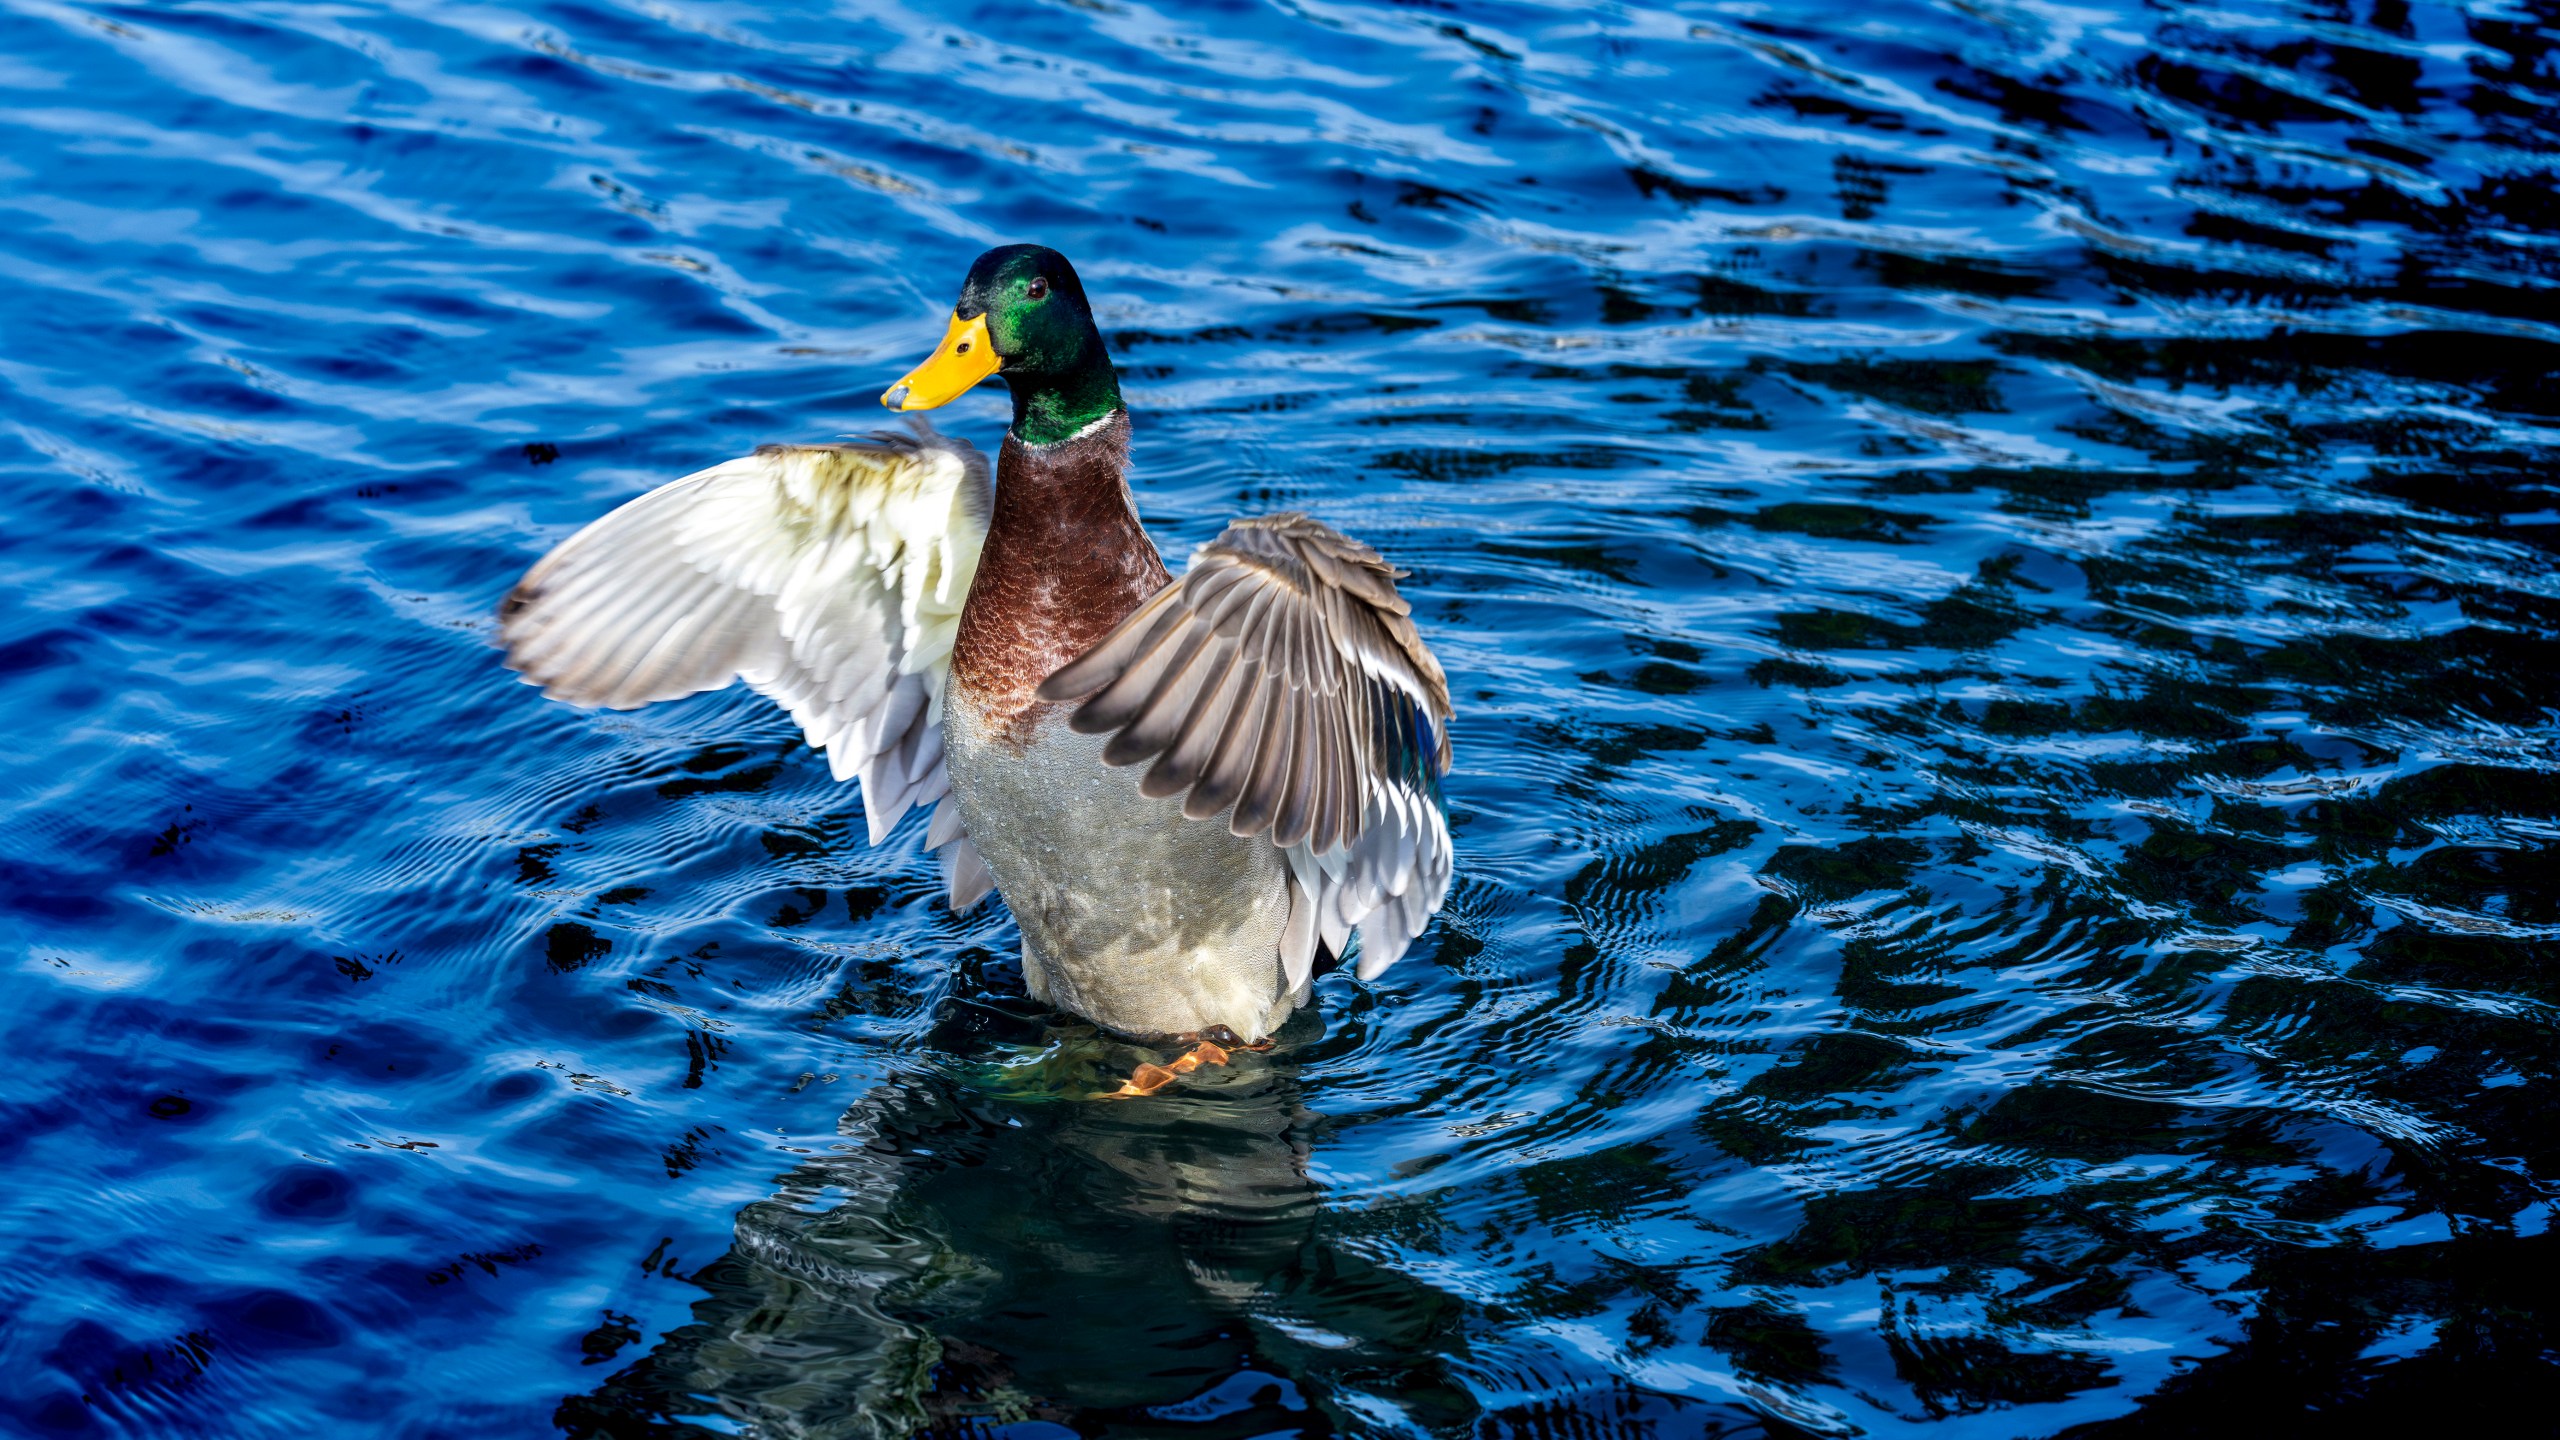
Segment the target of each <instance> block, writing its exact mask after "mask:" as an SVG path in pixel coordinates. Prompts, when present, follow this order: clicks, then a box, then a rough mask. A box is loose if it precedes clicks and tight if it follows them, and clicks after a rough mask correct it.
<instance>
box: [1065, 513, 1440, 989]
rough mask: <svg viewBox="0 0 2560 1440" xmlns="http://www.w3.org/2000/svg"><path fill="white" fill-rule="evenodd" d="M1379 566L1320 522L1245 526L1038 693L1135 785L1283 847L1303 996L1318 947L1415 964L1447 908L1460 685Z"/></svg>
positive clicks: (1294, 519) (1364, 966)
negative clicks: (1453, 683)
mask: <svg viewBox="0 0 2560 1440" xmlns="http://www.w3.org/2000/svg"><path fill="white" fill-rule="evenodd" d="M1399 573H1401V572H1399V571H1397V570H1396V569H1395V568H1394V567H1392V566H1390V565H1388V564H1387V562H1386V561H1385V560H1383V559H1381V558H1380V557H1379V555H1378V552H1377V551H1375V550H1372V549H1370V548H1369V547H1368V546H1366V545H1363V544H1361V543H1360V542H1359V541H1357V540H1353V539H1351V538H1349V537H1348V536H1345V535H1343V534H1341V533H1340V532H1338V531H1336V530H1334V529H1333V528H1332V527H1330V526H1327V525H1325V524H1323V523H1322V522H1320V521H1316V520H1311V519H1309V518H1307V517H1306V516H1304V515H1297V514H1281V515H1269V516H1265V517H1263V518H1261V519H1258V520H1239V521H1236V522H1235V523H1234V524H1232V525H1229V526H1228V527H1227V529H1226V533H1224V534H1222V535H1220V536H1219V537H1218V538H1217V539H1215V540H1212V541H1210V542H1209V543H1208V544H1206V545H1203V546H1201V547H1200V549H1199V550H1198V552H1196V553H1195V554H1193V556H1192V557H1191V568H1190V569H1189V570H1188V571H1187V572H1186V573H1185V574H1184V575H1183V577H1182V578H1181V579H1180V580H1178V581H1175V582H1174V583H1173V584H1171V585H1168V586H1166V587H1165V588H1164V589H1163V590H1161V591H1159V592H1157V593H1156V594H1155V596H1153V597H1152V598H1151V599H1149V600H1148V601H1147V603H1146V604H1144V605H1142V606H1140V607H1139V608H1138V610H1137V612H1136V613H1135V614H1133V615H1131V616H1130V617H1129V618H1128V619H1126V620H1124V621H1122V622H1121V623H1120V625H1119V627H1118V628H1117V629H1115V630H1113V631H1112V632H1111V633H1110V634H1109V635H1106V636H1104V637H1103V639H1102V642H1101V643H1100V644H1098V645H1096V646H1094V648H1093V649H1092V650H1090V651H1088V652H1086V653H1085V654H1084V655H1083V656H1081V657H1079V658H1077V659H1075V660H1073V661H1070V662H1068V664H1067V665H1066V666H1064V667H1063V668H1061V669H1060V670H1059V671H1058V672H1057V673H1056V674H1054V675H1052V676H1050V677H1049V679H1048V681H1047V682H1046V683H1045V684H1043V685H1042V686H1041V687H1040V695H1041V698H1043V699H1047V700H1069V699H1074V698H1076V697H1079V696H1086V697H1090V698H1087V699H1086V700H1085V701H1084V703H1083V705H1081V706H1080V707H1078V708H1077V710H1076V712H1075V714H1074V715H1073V716H1072V717H1071V718H1070V721H1069V723H1070V724H1071V725H1072V726H1073V727H1074V728H1075V729H1077V730H1079V731H1082V732H1084V733H1086V734H1102V733H1110V732H1116V733H1112V734H1111V741H1110V743H1109V744H1108V745H1107V746H1105V747H1104V749H1103V752H1102V758H1103V759H1104V760H1106V761H1108V762H1109V763H1111V764H1114V765H1135V764H1138V763H1140V762H1142V761H1153V762H1154V763H1153V764H1152V765H1151V766H1150V767H1149V768H1148V770H1147V773H1146V776H1145V778H1144V779H1142V780H1141V781H1140V782H1139V788H1140V789H1141V790H1143V791H1144V792H1145V793H1147V794H1149V795H1156V796H1171V795H1181V796H1183V797H1184V799H1183V804H1182V813H1183V814H1185V815H1188V816H1190V817H1191V818H1192V819H1195V820H1207V819H1211V818H1213V817H1216V816H1219V815H1225V816H1226V817H1227V827H1228V829H1230V830H1232V831H1233V832H1234V833H1236V834H1238V835H1243V836H1254V835H1268V836H1269V837H1270V839H1271V843H1272V844H1274V845H1277V846H1279V847H1280V849H1281V851H1282V852H1283V853H1284V854H1285V855H1287V857H1288V860H1289V868H1290V873H1291V876H1292V880H1293V883H1294V885H1295V886H1296V891H1295V893H1293V895H1292V897H1291V899H1292V911H1291V914H1290V925H1289V930H1288V932H1287V936H1286V938H1284V940H1283V942H1282V945H1281V954H1282V956H1283V958H1284V959H1285V960H1286V961H1287V962H1288V965H1289V978H1290V981H1291V984H1292V987H1293V988H1296V989H1299V990H1301V991H1303V989H1304V987H1305V985H1306V982H1307V979H1308V976H1309V974H1310V973H1311V971H1312V970H1313V967H1314V963H1315V943H1316V941H1317V940H1318V939H1321V940H1322V941H1323V942H1324V943H1325V944H1326V945H1327V946H1328V947H1330V948H1331V949H1332V950H1333V952H1334V953H1335V954H1337V955H1338V954H1341V953H1342V951H1343V947H1344V941H1345V940H1346V939H1347V938H1348V937H1349V934H1350V932H1351V931H1352V929H1353V928H1354V927H1357V928H1358V930H1359V932H1360V969H1359V973H1360V978H1362V979H1364V980H1366V979H1369V978H1371V977H1372V976H1375V975H1376V974H1377V973H1378V972H1379V971H1381V970H1384V969H1386V968H1387V967H1388V966H1389V965H1392V964H1394V963H1395V962H1396V960H1397V959H1399V958H1400V957H1402V956H1403V954H1404V952H1405V948H1406V947H1407V946H1409V945H1411V944H1412V943H1413V939H1414V937H1415V936H1417V935H1420V934H1421V933H1422V930H1423V927H1424V926H1426V925H1428V924H1430V923H1431V917H1432V915H1433V914H1435V913H1436V912H1438V910H1439V909H1440V903H1441V901H1442V899H1443V898H1444V897H1446V895H1447V894H1448V890H1449V868H1450V845H1449V825H1448V819H1447V814H1446V810H1445V808H1444V807H1443V805H1442V803H1441V799H1440V777H1441V776H1442V775H1443V774H1446V773H1447V772H1448V769H1449V728H1448V722H1449V719H1450V714H1451V712H1450V708H1449V683H1448V680H1447V679H1446V678H1445V677H1444V676H1443V675H1442V674H1441V671H1440V662H1439V661H1437V660H1435V659H1433V658H1432V655H1431V652H1430V650H1428V649H1427V648H1425V647H1424V645H1423V643H1422V637H1421V636H1420V635H1419V634H1418V633H1417V632H1416V631H1415V630H1414V626H1413V618H1412V617H1413V607H1412V606H1411V605H1408V604H1406V603H1405V600H1404V597H1403V596H1401V595H1399V594H1397V593H1396V585H1395V582H1396V577H1397V575H1398V574H1399Z"/></svg>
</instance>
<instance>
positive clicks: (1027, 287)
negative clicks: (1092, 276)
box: [880, 245, 1120, 445]
mask: <svg viewBox="0 0 2560 1440" xmlns="http://www.w3.org/2000/svg"><path fill="white" fill-rule="evenodd" d="M989 375H1002V376H1003V377H1004V381H1005V384H1006V385H1007V386H1008V387H1009V388H1011V389H1012V391H1013V433H1014V435H1015V436H1016V437H1018V438H1019V439H1021V440H1022V441H1023V442H1025V443H1026V444H1032V445H1047V444H1051V443H1053V442H1056V441H1059V440H1064V439H1067V438H1068V437H1070V436H1072V435H1074V434H1076V433H1077V432H1078V431H1080V430H1083V429H1084V428H1085V427H1087V426H1089V425H1091V424H1093V423H1094V422H1095V421H1097V420H1100V419H1102V418H1103V417H1104V416H1106V415H1109V414H1110V413H1111V412H1112V411H1114V410H1116V409H1118V408H1119V407H1120V380H1119V376H1118V375H1117V373H1116V372H1114V371H1113V370H1112V368H1111V355H1110V353H1109V351H1108V350H1107V349H1106V348H1105V347H1104V345H1103V343H1102V332H1101V331H1099V330H1097V329H1095V328H1094V324H1093V307H1092V306H1091V305H1089V304H1087V303H1086V302H1085V298H1084V282H1083V281H1081V280H1078V279H1077V278H1076V270H1075V267H1074V266H1072V265H1070V264H1068V263H1067V257H1066V256H1064V255H1061V254H1059V253H1058V252H1057V251H1055V250H1051V249H1049V248H1048V247H1046V246H1042V245H1002V246H998V247H997V248H995V249H993V250H990V251H988V252H987V253H986V254H984V255H981V256H979V257H978V263H976V264H975V265H972V266H970V267H969V278H968V279H967V280H966V281H964V282H962V284H961V286H960V299H959V301H958V303H956V304H954V305H953V306H952V307H951V323H950V325H949V327H948V328H946V329H945V330H944V332H943V336H942V343H941V344H940V345H939V346H937V347H935V349H934V352H933V354H932V355H931V356H930V357H929V358H927V359H926V360H925V362H924V363H923V364H921V365H919V366H917V367H916V368H915V369H914V370H912V371H910V372H908V374H907V377H906V378H905V379H903V380H900V381H899V382H898V383H897V384H895V385H893V386H891V387H889V389H888V391H887V393H885V394H883V395H882V396H881V397H880V403H881V404H883V405H886V406H888V407H889V408H890V409H892V410H930V409H932V408H934V407H935V406H937V405H947V404H949V403H950V402H952V401H953V400H956V399H958V398H960V396H962V395H963V394H966V393H967V392H968V390H969V388H970V387H971V386H973V385H976V384H977V383H978V382H979V381H981V380H984V379H985V378H987V377H988V376H989Z"/></svg>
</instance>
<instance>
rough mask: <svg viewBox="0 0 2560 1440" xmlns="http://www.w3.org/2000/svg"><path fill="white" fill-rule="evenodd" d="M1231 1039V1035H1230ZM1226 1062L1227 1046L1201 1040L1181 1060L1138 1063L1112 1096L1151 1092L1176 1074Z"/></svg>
mask: <svg viewBox="0 0 2560 1440" xmlns="http://www.w3.org/2000/svg"><path fill="white" fill-rule="evenodd" d="M1230 1038H1233V1037H1232V1036H1230ZM1226 1063H1227V1047H1226V1046H1224V1045H1220V1044H1218V1043H1217V1042H1216V1041H1213V1040H1203V1041H1201V1042H1200V1043H1199V1044H1197V1045H1194V1046H1192V1047H1191V1048H1190V1049H1189V1050H1188V1051H1185V1052H1184V1053H1183V1056H1182V1058H1181V1059H1179V1060H1176V1061H1174V1062H1173V1063H1172V1064H1170V1065H1141V1066H1139V1067H1138V1068H1137V1069H1135V1070H1133V1071H1131V1072H1130V1073H1129V1078H1128V1079H1126V1080H1123V1081H1121V1082H1120V1088H1119V1089H1117V1090H1114V1091H1112V1092H1111V1096H1112V1098H1114V1099H1117V1098H1118V1097H1120V1096H1123V1095H1153V1094H1154V1093H1156V1092H1157V1091H1159V1090H1161V1089H1163V1088H1164V1087H1166V1086H1167V1085H1170V1084H1172V1083H1173V1079H1174V1077H1175V1076H1177V1075H1188V1074H1190V1073H1191V1072H1192V1071H1194V1070H1197V1069H1199V1068H1200V1067H1201V1066H1203V1065H1224V1064H1226Z"/></svg>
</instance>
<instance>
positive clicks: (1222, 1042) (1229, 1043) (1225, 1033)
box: [1185, 1025, 1271, 1055]
mask: <svg viewBox="0 0 2560 1440" xmlns="http://www.w3.org/2000/svg"><path fill="white" fill-rule="evenodd" d="M1185 1038H1188V1037H1185ZM1199 1038H1200V1039H1202V1040H1206V1041H1209V1042H1210V1043H1212V1044H1214V1045H1217V1046H1218V1047H1219V1048H1221V1049H1225V1050H1250V1051H1252V1052H1253V1053H1254V1054H1256V1055H1259V1054H1261V1053H1262V1052H1264V1051H1266V1050H1268V1049H1270V1048H1271V1037H1270V1036H1268V1035H1265V1036H1263V1037H1262V1038H1261V1039H1259V1040H1256V1041H1254V1042H1253V1043H1252V1044H1250V1045H1247V1044H1246V1043H1244V1037H1243V1036H1241V1035H1238V1034H1237V1033H1236V1032H1234V1031H1233V1030H1230V1029H1228V1028H1227V1027H1226V1026H1224V1025H1212V1026H1210V1027H1209V1028H1208V1029H1206V1030H1203V1031H1201V1032H1200V1035H1199Z"/></svg>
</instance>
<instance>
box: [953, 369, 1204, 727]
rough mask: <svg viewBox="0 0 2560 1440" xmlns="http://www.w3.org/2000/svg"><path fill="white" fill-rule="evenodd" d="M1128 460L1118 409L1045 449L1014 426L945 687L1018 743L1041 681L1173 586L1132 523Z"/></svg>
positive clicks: (1124, 417)
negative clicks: (1010, 733)
mask: <svg viewBox="0 0 2560 1440" xmlns="http://www.w3.org/2000/svg"><path fill="white" fill-rule="evenodd" d="M1015 395H1016V399H1015V402H1014V404H1015V413H1016V414H1017V416H1018V415H1020V414H1021V412H1022V400H1021V398H1020V397H1021V392H1020V391H1016V392H1015ZM1128 464H1129V412H1128V411H1126V410H1123V409H1121V408H1120V407H1119V406H1118V405H1117V404H1114V405H1112V406H1111V407H1110V408H1109V409H1108V410H1106V411H1105V412H1104V413H1103V414H1101V415H1100V416H1098V417H1096V418H1094V419H1092V420H1090V421H1088V422H1087V423H1086V424H1085V425H1084V426H1083V427H1081V428H1079V429H1076V430H1071V431H1069V432H1067V433H1066V435H1065V436H1064V437H1063V438H1060V439H1058V440H1056V441H1054V442H1052V443H1049V444H1045V445H1044V444H1037V443H1026V442H1025V440H1024V438H1023V432H1022V429H1021V425H1020V422H1019V420H1017V422H1016V427H1015V428H1014V429H1013V430H1010V431H1007V432H1006V434H1005V437H1004V450H1003V452H1002V453H1001V454H1000V455H998V457H997V459H996V499H995V513H994V515H993V517H992V518H991V519H990V521H989V523H988V525H987V544H986V549H985V550H984V551H983V552H981V553H980V555H979V557H978V574H977V578H976V579H975V580H973V581H972V582H971V583H970V585H969V601H968V604H967V605H966V606H965V607H963V608H962V610H961V612H960V634H959V637H958V639H957V641H956V642H955V643H954V644H953V646H952V651H951V681H952V684H953V686H954V687H955V688H956V689H957V690H958V691H959V692H961V695H962V697H963V698H964V699H965V700H966V701H967V702H968V703H970V704H972V705H975V706H976V707H977V708H978V709H979V710H980V711H981V712H982V713H984V714H985V715H986V716H987V717H988V718H989V719H990V720H992V721H994V722H996V723H997V724H998V725H999V726H1000V727H1002V728H1005V729H1008V730H1013V731H1016V732H1019V734H1020V736H1021V738H1024V739H1027V738H1028V725H1029V722H1030V721H1032V720H1033V719H1035V718H1036V712H1037V711H1038V710H1039V709H1040V708H1041V707H1040V703H1039V701H1038V700H1037V699H1036V697H1035V695H1034V692H1035V691H1037V690H1038V689H1039V687H1040V682H1041V681H1043V680H1046V679H1048V678H1049V675H1050V672H1052V671H1054V670H1056V669H1057V668H1058V667H1059V666H1061V665H1064V664H1066V663H1067V662H1068V661H1070V660H1072V659H1074V658H1076V657H1077V656H1079V655H1081V654H1083V653H1084V652H1085V651H1087V650H1090V649H1092V648H1093V646H1094V645H1095V644H1096V643H1097V642H1099V641H1100V640H1101V639H1102V637H1103V636H1105V635H1107V634H1109V633H1110V632H1111V627H1112V626H1114V625H1117V624H1119V623H1120V622H1121V621H1122V620H1123V619H1125V618H1127V616H1128V614H1129V612H1130V611H1132V610H1135V609H1137V608H1138V606H1139V605H1140V604H1142V603H1144V602H1145V600H1146V598H1147V597H1148V596H1150V595H1153V594H1155V593H1156V592H1157V591H1158V590H1161V589H1163V588H1164V587H1165V586H1166V585H1167V584H1168V583H1170V581H1171V579H1172V577H1171V576H1170V575H1169V574H1167V573H1166V571H1165V568H1164V560H1163V558H1162V557H1161V556H1159V555H1157V554H1156V547H1155V542H1154V541H1152V540H1149V539H1148V538H1147V532H1146V527H1145V526H1143V525H1141V524H1139V523H1138V507H1137V505H1136V503H1135V502H1134V501H1133V500H1132V499H1131V498H1130V495H1129V484H1128V480H1127V479H1126V473H1127V470H1128Z"/></svg>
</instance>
